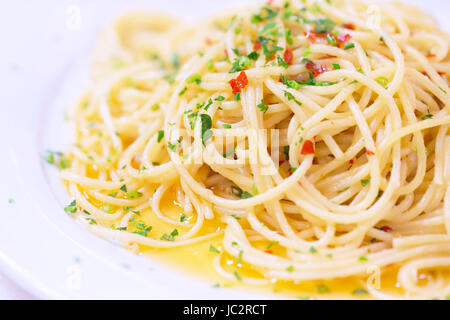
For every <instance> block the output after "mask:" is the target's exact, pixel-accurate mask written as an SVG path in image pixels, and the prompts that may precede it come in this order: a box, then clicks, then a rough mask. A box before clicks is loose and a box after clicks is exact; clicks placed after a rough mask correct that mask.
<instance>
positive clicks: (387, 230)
mask: <svg viewBox="0 0 450 320" xmlns="http://www.w3.org/2000/svg"><path fill="white" fill-rule="evenodd" d="M380 229H381V230H383V231H384V232H391V231H392V228H391V227H389V226H382V227H381V228H380Z"/></svg>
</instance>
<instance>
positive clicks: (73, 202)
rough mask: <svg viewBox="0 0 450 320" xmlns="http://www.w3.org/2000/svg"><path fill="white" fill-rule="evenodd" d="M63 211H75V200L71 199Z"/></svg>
mask: <svg viewBox="0 0 450 320" xmlns="http://www.w3.org/2000/svg"><path fill="white" fill-rule="evenodd" d="M10 203H11V202H10ZM64 211H65V212H70V213H75V212H77V201H76V200H73V201H72V202H71V203H70V204H69V205H68V206H67V207H65V208H64Z"/></svg>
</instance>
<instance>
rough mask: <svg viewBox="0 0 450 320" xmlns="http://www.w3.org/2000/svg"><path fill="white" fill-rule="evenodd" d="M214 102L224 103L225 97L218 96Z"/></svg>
mask: <svg viewBox="0 0 450 320" xmlns="http://www.w3.org/2000/svg"><path fill="white" fill-rule="evenodd" d="M214 100H215V101H224V100H225V97H224V96H218V97H217V98H215V99H214Z"/></svg>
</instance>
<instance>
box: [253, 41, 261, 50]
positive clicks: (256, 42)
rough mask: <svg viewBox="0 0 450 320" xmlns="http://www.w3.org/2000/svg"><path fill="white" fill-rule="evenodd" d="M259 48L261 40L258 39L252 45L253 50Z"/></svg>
mask: <svg viewBox="0 0 450 320" xmlns="http://www.w3.org/2000/svg"><path fill="white" fill-rule="evenodd" d="M261 48H262V45H261V42H259V40H256V41H255V44H254V45H253V50H255V51H258V50H259V49H261Z"/></svg>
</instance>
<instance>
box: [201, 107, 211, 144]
mask: <svg viewBox="0 0 450 320" xmlns="http://www.w3.org/2000/svg"><path fill="white" fill-rule="evenodd" d="M200 119H201V122H202V143H203V145H206V141H208V140H209V139H210V138H211V137H212V136H213V131H212V130H211V128H212V120H211V117H210V116H209V115H208V114H201V115H200Z"/></svg>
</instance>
